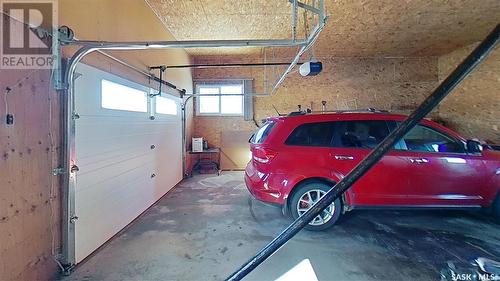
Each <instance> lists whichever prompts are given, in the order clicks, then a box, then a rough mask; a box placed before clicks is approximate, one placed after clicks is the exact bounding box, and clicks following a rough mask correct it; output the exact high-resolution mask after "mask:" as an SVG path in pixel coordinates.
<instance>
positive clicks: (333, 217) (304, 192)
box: [289, 182, 342, 231]
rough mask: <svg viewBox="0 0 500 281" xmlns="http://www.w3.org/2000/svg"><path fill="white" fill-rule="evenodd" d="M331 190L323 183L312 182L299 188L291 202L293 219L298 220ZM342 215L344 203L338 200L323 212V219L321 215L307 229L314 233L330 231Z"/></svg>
mask: <svg viewBox="0 0 500 281" xmlns="http://www.w3.org/2000/svg"><path fill="white" fill-rule="evenodd" d="M330 189H331V186H329V185H327V184H324V183H321V182H310V183H307V184H304V185H301V186H299V187H297V190H295V191H294V192H293V196H292V198H291V200H290V206H289V208H290V213H291V214H292V217H293V219H294V220H295V219H297V218H298V217H299V216H300V215H301V214H303V213H304V212H305V211H306V210H308V209H309V208H310V207H311V206H312V205H313V204H314V203H316V202H317V201H318V200H319V198H321V196H323V194H325V193H326V192H328V191H329V190H330ZM318 194H319V197H318ZM299 203H300V205H299ZM311 203H312V204H311ZM332 213H333V214H332ZM341 213H342V202H341V201H340V199H337V200H335V201H334V202H333V204H332V205H331V206H330V207H327V208H326V209H325V210H324V211H323V212H322V214H321V217H319V216H320V215H318V217H316V218H314V219H313V220H312V221H311V222H310V223H309V224H308V225H306V226H305V229H307V230H313V231H321V230H325V229H328V228H330V227H332V226H333V225H334V224H335V223H336V222H337V221H338V219H339V218H340V215H341Z"/></svg>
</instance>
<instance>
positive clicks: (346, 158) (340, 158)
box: [333, 155, 354, 160]
mask: <svg viewBox="0 0 500 281" xmlns="http://www.w3.org/2000/svg"><path fill="white" fill-rule="evenodd" d="M333 157H335V159H336V160H354V157H353V156H346V155H335V156H333Z"/></svg>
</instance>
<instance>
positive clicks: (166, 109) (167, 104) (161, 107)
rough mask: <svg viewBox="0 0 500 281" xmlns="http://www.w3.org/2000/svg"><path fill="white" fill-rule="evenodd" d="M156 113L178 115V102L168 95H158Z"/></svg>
mask: <svg viewBox="0 0 500 281" xmlns="http://www.w3.org/2000/svg"><path fill="white" fill-rule="evenodd" d="M155 111H156V113H160V114H168V115H177V104H176V103H175V101H174V100H173V99H169V98H166V97H161V96H157V97H156V110H155Z"/></svg>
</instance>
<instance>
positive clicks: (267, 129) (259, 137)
mask: <svg viewBox="0 0 500 281" xmlns="http://www.w3.org/2000/svg"><path fill="white" fill-rule="evenodd" d="M273 127H274V122H269V121H268V122H266V123H265V124H264V125H263V126H262V127H260V129H259V130H258V131H257V132H256V133H255V134H254V135H253V136H252V138H251V139H250V142H251V143H263V142H264V141H265V140H266V139H267V137H268V136H269V134H270V133H271V130H272V129H273Z"/></svg>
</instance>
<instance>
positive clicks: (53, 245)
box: [0, 70, 60, 280]
mask: <svg viewBox="0 0 500 281" xmlns="http://www.w3.org/2000/svg"><path fill="white" fill-rule="evenodd" d="M6 87H10V88H11V89H12V91H11V92H10V93H9V94H8V95H7V103H8V111H9V112H10V113H12V114H14V118H15V123H14V125H13V126H6V124H5V104H4V102H3V97H4V96H3V95H4V90H5V88H6ZM0 88H1V94H2V102H1V104H2V106H0V115H1V122H0V241H1V242H0V280H47V279H51V278H53V277H54V276H53V274H54V273H55V272H56V270H57V266H56V263H55V262H54V260H53V258H52V257H53V255H54V254H56V253H57V252H58V249H59V246H60V243H59V241H60V235H59V229H60V224H59V222H60V197H59V194H60V193H59V182H58V179H57V177H54V176H53V175H52V171H51V170H52V168H55V167H57V166H58V163H59V159H58V155H59V149H60V138H59V134H58V130H59V118H58V116H59V107H58V96H57V93H56V92H55V91H53V90H52V89H51V82H50V71H48V70H42V71H33V70H26V71H15V70H0Z"/></svg>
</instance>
